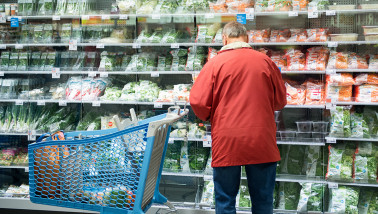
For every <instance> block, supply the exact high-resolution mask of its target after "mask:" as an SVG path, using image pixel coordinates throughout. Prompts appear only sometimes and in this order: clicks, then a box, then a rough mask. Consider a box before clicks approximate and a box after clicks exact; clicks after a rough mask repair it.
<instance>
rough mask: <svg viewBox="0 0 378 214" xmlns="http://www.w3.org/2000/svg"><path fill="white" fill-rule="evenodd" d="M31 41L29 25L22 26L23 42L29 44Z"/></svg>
mask: <svg viewBox="0 0 378 214" xmlns="http://www.w3.org/2000/svg"><path fill="white" fill-rule="evenodd" d="M29 40H30V32H29V25H22V27H21V42H22V43H28V42H29Z"/></svg>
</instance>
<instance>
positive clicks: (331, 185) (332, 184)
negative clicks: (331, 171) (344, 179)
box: [328, 182, 339, 189]
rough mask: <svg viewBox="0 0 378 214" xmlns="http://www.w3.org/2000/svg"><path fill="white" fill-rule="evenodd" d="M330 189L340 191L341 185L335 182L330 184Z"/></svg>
mask: <svg viewBox="0 0 378 214" xmlns="http://www.w3.org/2000/svg"><path fill="white" fill-rule="evenodd" d="M328 188H329V189H338V188H339V184H338V183H334V182H328Z"/></svg>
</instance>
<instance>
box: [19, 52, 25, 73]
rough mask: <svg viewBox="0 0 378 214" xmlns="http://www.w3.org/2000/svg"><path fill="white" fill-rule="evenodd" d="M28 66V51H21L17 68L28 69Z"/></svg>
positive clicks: (20, 69)
mask: <svg viewBox="0 0 378 214" xmlns="http://www.w3.org/2000/svg"><path fill="white" fill-rule="evenodd" d="M27 66H28V53H27V52H21V53H19V60H18V66H17V70H19V71H26V69H27Z"/></svg>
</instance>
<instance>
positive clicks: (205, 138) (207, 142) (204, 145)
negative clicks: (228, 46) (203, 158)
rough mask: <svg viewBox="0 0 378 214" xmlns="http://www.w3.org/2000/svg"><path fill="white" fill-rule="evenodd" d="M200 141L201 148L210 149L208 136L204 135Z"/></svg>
mask: <svg viewBox="0 0 378 214" xmlns="http://www.w3.org/2000/svg"><path fill="white" fill-rule="evenodd" d="M202 140H203V141H202V146H203V147H211V142H212V140H211V135H210V134H207V135H205V136H204V137H203V139H202Z"/></svg>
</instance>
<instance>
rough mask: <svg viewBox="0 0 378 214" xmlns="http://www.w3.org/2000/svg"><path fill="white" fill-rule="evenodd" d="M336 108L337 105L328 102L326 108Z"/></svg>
mask: <svg viewBox="0 0 378 214" xmlns="http://www.w3.org/2000/svg"><path fill="white" fill-rule="evenodd" d="M335 108H336V106H335V104H333V103H332V102H331V103H326V109H329V110H332V109H335Z"/></svg>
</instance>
